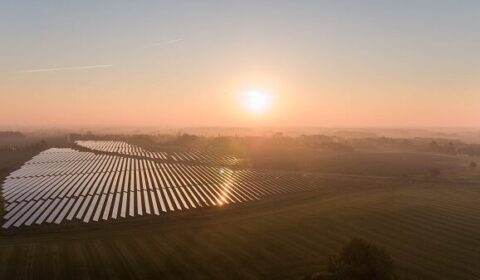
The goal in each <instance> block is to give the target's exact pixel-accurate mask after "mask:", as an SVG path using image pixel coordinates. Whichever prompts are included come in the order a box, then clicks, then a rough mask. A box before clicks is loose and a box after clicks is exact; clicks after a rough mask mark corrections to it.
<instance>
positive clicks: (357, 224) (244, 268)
mask: <svg viewBox="0 0 480 280" xmlns="http://www.w3.org/2000/svg"><path fill="white" fill-rule="evenodd" d="M118 145H123V144H118ZM452 178H453V177H452ZM479 185H480V183H478V182H477V181H472V180H458V181H456V179H455V180H454V179H448V180H447V179H445V180H443V181H441V180H423V179H422V180H421V179H413V178H410V179H409V178H399V177H396V178H392V177H385V176H358V175H339V174H319V173H303V174H300V173H295V172H272V171H260V170H232V169H229V168H225V167H213V166H210V165H201V164H198V163H193V162H172V161H170V160H165V159H161V158H153V159H152V158H148V157H146V156H136V155H128V154H124V155H120V153H117V154H114V153H110V152H107V151H98V150H96V152H88V151H78V150H74V149H66V148H63V149H59V148H54V149H49V150H46V151H44V152H42V153H40V154H38V155H36V156H34V157H33V158H31V159H30V160H29V161H27V162H26V163H25V164H24V165H23V166H22V167H21V168H19V169H17V170H15V171H14V172H12V173H10V174H9V175H8V177H7V178H6V179H5V181H4V182H3V196H4V199H5V212H4V221H3V229H2V234H1V235H0V279H158V278H161V279H302V278H303V277H304V276H305V275H309V274H311V273H313V272H315V271H319V270H321V269H323V268H325V265H326V263H327V258H328V256H330V255H332V254H334V253H336V252H338V250H339V248H341V246H342V245H344V244H345V242H347V241H348V240H349V239H350V238H352V237H362V238H365V239H367V240H371V241H372V242H375V243H377V244H379V245H381V246H383V247H385V248H386V249H387V250H388V252H389V254H390V255H391V256H392V257H393V258H394V260H395V262H396V264H397V268H398V274H399V276H400V279H480V267H479V266H478V260H479V259H480V251H479V250H478V249H479V248H480V239H479V238H478V236H480V204H479V203H478V200H479V199H480V188H479V187H478V186H479ZM212 264H214V265H212Z"/></svg>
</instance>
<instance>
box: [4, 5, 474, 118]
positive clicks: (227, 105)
mask: <svg viewBox="0 0 480 280" xmlns="http://www.w3.org/2000/svg"><path fill="white" fill-rule="evenodd" d="M479 30H480V1H474V0H471V1H468V0H457V1H454V0H451V1H444V0H431V1H427V0H416V1H413V0H402V1H393V0H392V1H388V0H383V1H381V0H378V1H372V0H362V1H358V0H351V1H342V0H332V1H326V0H325V1H322V0H312V1H306V0H303V1H302V0H296V1H284V0H274V1H273V0H272V1H266V0H265V1H260V0H259V1H251V0H242V1H229V0H217V1H213V0H203V1H200V0H178V1H153V0H152V1H146V0H139V1H127V0H105V1H88V0H85V1H49V0H45V1H34V0H31V1H28V0H24V1H18V0H15V1H10V0H0V38H1V41H0V42H1V43H0V125H21V126H74V125H75V126H76V125H82V126H89V125H123V126H168V127H176V126H179V127H182V126H189V127H191V126H319V127H337V126H339V127H345V126H348V127H418V126H425V127H429V126H435V127H455V126H460V127H479V126H480V113H479V112H480V33H479ZM251 92H256V93H259V94H260V95H262V96H267V97H268V98H267V99H268V104H267V105H266V106H265V108H264V109H262V110H255V111H252V110H249V108H248V106H249V105H248V104H250V103H251V102H250V101H248V100H245V99H248V98H249V96H252V95H251V94H249V93H251ZM255 96H256V95H255ZM264 99H265V98H264ZM267 99H265V100H267ZM254 102H255V100H254ZM250 109H251V108H250ZM258 111H261V112H258Z"/></svg>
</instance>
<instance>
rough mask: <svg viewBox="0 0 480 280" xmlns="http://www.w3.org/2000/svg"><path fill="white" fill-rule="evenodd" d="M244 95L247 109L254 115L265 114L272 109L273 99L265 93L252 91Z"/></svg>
mask: <svg viewBox="0 0 480 280" xmlns="http://www.w3.org/2000/svg"><path fill="white" fill-rule="evenodd" d="M243 95H244V103H245V107H246V109H247V110H248V111H249V112H250V113H252V114H263V113H265V112H267V111H268V109H269V108H270V105H271V101H272V97H271V96H270V95H269V94H267V93H265V92H262V91H259V90H251V91H247V92H245V93H244V94H243Z"/></svg>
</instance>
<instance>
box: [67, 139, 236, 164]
mask: <svg viewBox="0 0 480 280" xmlns="http://www.w3.org/2000/svg"><path fill="white" fill-rule="evenodd" d="M75 143H76V144H77V145H79V146H81V147H83V148H87V149H90V150H93V151H99V152H108V153H115V154H120V155H127V156H139V157H145V158H150V159H158V160H166V161H178V162H198V163H208V164H218V165H234V164H237V163H238V162H239V159H238V158H236V157H234V156H229V155H216V154H207V153H202V152H170V151H169V152H150V151H147V150H145V149H143V148H141V147H138V146H135V145H131V144H129V143H127V142H124V141H97V140H77V141H75Z"/></svg>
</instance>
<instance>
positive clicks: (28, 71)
mask: <svg viewBox="0 0 480 280" xmlns="http://www.w3.org/2000/svg"><path fill="white" fill-rule="evenodd" d="M112 66H113V65H111V64H100V65H87V66H73V67H57V68H42V69H31V70H25V71H21V72H23V73H36V72H53V71H65V70H88V69H96V68H106V67H112Z"/></svg>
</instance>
